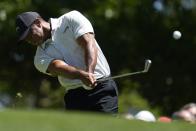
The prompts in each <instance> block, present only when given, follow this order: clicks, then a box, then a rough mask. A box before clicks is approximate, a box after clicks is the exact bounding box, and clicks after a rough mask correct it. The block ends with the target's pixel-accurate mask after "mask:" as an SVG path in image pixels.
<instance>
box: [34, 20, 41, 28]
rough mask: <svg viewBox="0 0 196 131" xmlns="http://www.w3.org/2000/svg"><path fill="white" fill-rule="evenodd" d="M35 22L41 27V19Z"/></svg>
mask: <svg viewBox="0 0 196 131" xmlns="http://www.w3.org/2000/svg"><path fill="white" fill-rule="evenodd" d="M34 24H36V25H37V26H38V27H41V20H40V19H36V20H35V21H34Z"/></svg>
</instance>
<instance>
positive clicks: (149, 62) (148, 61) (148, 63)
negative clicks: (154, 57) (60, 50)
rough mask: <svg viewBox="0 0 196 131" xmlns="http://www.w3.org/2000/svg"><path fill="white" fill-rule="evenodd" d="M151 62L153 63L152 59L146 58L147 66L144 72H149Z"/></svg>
mask: <svg viewBox="0 0 196 131" xmlns="http://www.w3.org/2000/svg"><path fill="white" fill-rule="evenodd" d="M151 63H152V61H151V60H146V61H145V66H144V71H143V72H148V70H149V68H150V65H151Z"/></svg>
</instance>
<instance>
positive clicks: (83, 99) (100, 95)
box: [64, 80, 118, 114]
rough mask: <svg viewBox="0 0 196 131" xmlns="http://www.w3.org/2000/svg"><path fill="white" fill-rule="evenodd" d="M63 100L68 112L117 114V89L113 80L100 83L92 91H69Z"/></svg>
mask: <svg viewBox="0 0 196 131" xmlns="http://www.w3.org/2000/svg"><path fill="white" fill-rule="evenodd" d="M64 100H65V108H66V109H68V110H81V111H95V112H105V113H112V114H116V113H117V112H118V89H117V86H116V84H115V82H114V81H113V80H107V81H103V82H100V83H98V84H97V86H96V87H95V88H94V89H92V90H85V89H84V88H82V87H79V88H76V89H72V90H69V91H68V92H67V93H66V94H65V97H64Z"/></svg>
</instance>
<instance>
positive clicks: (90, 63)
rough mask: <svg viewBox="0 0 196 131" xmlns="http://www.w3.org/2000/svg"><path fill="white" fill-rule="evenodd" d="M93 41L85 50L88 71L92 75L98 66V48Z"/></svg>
mask: <svg viewBox="0 0 196 131" xmlns="http://www.w3.org/2000/svg"><path fill="white" fill-rule="evenodd" d="M93 40H94V39H93ZM93 40H91V41H90V42H92V43H89V44H87V46H86V48H85V61H86V71H87V72H90V73H94V70H95V66H96V64H97V47H96V46H95V44H94V43H93V42H94V41H93Z"/></svg>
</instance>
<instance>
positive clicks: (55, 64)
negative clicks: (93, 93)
mask: <svg viewBox="0 0 196 131" xmlns="http://www.w3.org/2000/svg"><path fill="white" fill-rule="evenodd" d="M48 72H49V73H51V74H52V75H55V76H64V77H66V78H69V79H80V77H81V73H82V72H84V71H82V70H80V69H77V68H75V67H73V66H70V65H66V64H65V63H64V62H63V61H61V60H54V61H52V62H51V63H50V65H49V67H48Z"/></svg>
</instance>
